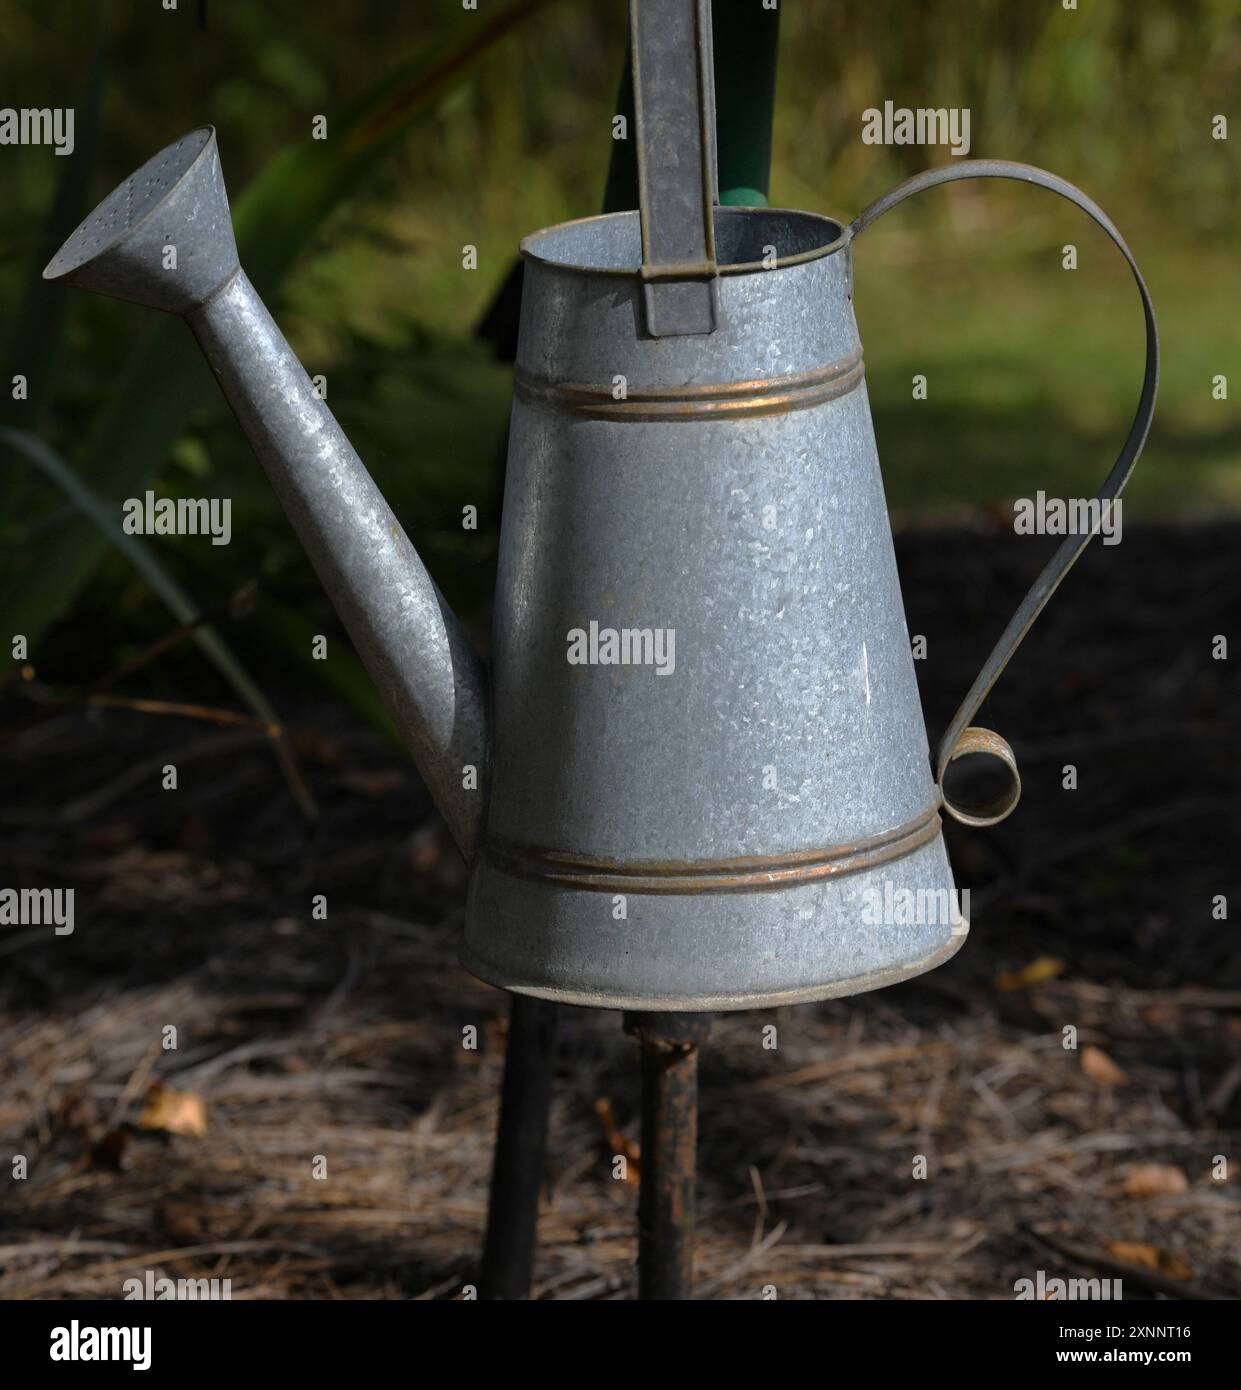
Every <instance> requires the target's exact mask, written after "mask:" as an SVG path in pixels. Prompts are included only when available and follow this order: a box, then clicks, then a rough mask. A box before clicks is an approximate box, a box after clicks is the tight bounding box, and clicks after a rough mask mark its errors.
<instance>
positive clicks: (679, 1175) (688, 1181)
mask: <svg viewBox="0 0 1241 1390" xmlns="http://www.w3.org/2000/svg"><path fill="white" fill-rule="evenodd" d="M710 1031H711V1015H710V1014H702V1013H683V1014H673V1013H666V1014H665V1013H627V1014H626V1015H625V1032H627V1033H630V1034H632V1035H633V1036H634V1037H636V1038H637V1039H638V1041H639V1043H641V1045H642V1157H641V1164H642V1169H641V1172H642V1177H641V1187H640V1189H639V1195H638V1297H639V1298H640V1299H648V1300H650V1299H687V1298H689V1297H690V1291H691V1288H692V1286H693V1274H694V1188H695V1160H696V1156H697V1148H698V1046H699V1044H700V1043H702V1042H704V1041H705V1040H706V1037H707V1034H708V1033H709V1032H710Z"/></svg>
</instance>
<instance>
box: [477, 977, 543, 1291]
mask: <svg viewBox="0 0 1241 1390" xmlns="http://www.w3.org/2000/svg"><path fill="white" fill-rule="evenodd" d="M559 1012H560V1010H559V1006H558V1005H556V1004H548V1003H546V1002H545V1001H544V1000H542V999H527V998H524V997H523V996H521V995H514V996H513V1007H512V1009H511V1011H510V1013H509V1026H508V1047H507V1048H506V1050H505V1057H504V1084H503V1087H502V1088H501V1091H500V1122H499V1126H498V1128H497V1131H496V1146H495V1158H494V1166H493V1168H492V1170H491V1201H490V1204H489V1206H488V1209H487V1237H486V1241H485V1242H484V1245H483V1263H482V1271H481V1275H480V1278H479V1294H480V1296H481V1297H482V1298H484V1299H523V1298H529V1297H530V1279H531V1275H532V1273H533V1270H534V1251H535V1244H536V1237H537V1233H538V1219H539V1190H540V1188H541V1187H542V1185H543V1157H544V1154H545V1153H546V1150H547V1112H548V1109H549V1107H550V1106H551V1099H552V1080H553V1072H554V1068H555V1060H556V1034H557V1031H558V1028H557V1025H558V1022H559Z"/></svg>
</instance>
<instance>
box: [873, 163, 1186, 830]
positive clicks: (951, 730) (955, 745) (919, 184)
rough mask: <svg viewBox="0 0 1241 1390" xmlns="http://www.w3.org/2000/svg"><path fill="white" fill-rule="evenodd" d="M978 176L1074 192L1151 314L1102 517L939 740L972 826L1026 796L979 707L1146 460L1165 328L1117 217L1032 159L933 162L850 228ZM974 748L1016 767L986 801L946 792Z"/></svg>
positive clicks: (1060, 556)
mask: <svg viewBox="0 0 1241 1390" xmlns="http://www.w3.org/2000/svg"><path fill="white" fill-rule="evenodd" d="M976 178H980V179H1017V180H1019V181H1021V182H1023V183H1032V184H1036V185H1037V186H1038V187H1039V188H1049V189H1051V191H1052V192H1053V193H1058V194H1059V195H1060V196H1061V197H1062V198H1067V199H1068V201H1069V202H1070V203H1073V204H1074V205H1075V206H1077V207H1079V208H1081V209H1082V211H1083V212H1085V213H1087V214H1088V215H1089V216H1090V217H1091V218H1093V219H1094V221H1095V222H1097V223H1098V224H1099V226H1100V227H1102V228H1103V230H1104V231H1105V232H1106V233H1107V234H1108V236H1109V237H1111V239H1112V241H1113V242H1114V243H1115V244H1116V246H1117V248H1118V249H1119V251H1120V254H1121V255H1122V256H1124V258H1125V261H1126V262H1127V264H1128V266H1129V269H1130V270H1131V271H1132V272H1133V279H1134V282H1135V283H1136V284H1137V287H1138V293H1139V294H1140V295H1141V296H1142V313H1143V315H1144V317H1145V319H1146V369H1145V374H1144V376H1143V378H1142V394H1141V395H1140V396H1139V398H1138V408H1137V411H1136V412H1135V414H1134V417H1133V424H1132V425H1130V427H1129V436H1128V438H1127V439H1126V440H1125V443H1124V446H1123V448H1122V449H1121V451H1120V454H1119V456H1118V457H1117V459H1116V462H1115V463H1114V464H1113V465H1112V469H1111V472H1110V473H1109V474H1108V475H1107V477H1106V479H1105V480H1104V482H1103V486H1102V487H1101V488H1100V489H1099V491H1098V493H1096V495H1095V500H1096V501H1098V502H1100V503H1101V504H1102V505H1101V506H1100V508H1099V512H1098V518H1097V520H1096V521H1095V524H1094V525H1093V527H1092V528H1091V530H1090V531H1088V532H1086V533H1084V534H1080V535H1071V536H1066V537H1065V539H1064V541H1063V542H1062V543H1061V544H1060V546H1059V547H1058V548H1057V550H1056V553H1055V554H1054V555H1053V556H1052V557H1051V559H1050V560H1049V561H1048V563H1047V565H1046V566H1045V567H1044V569H1043V571H1042V573H1041V574H1040V575H1039V576H1038V578H1037V579H1036V580H1035V581H1034V583H1033V585H1032V586H1031V588H1030V592H1029V593H1028V594H1027V595H1026V596H1025V598H1024V599H1022V601H1021V604H1020V606H1019V607H1018V609H1017V611H1016V612H1015V613H1014V614H1013V616H1012V618H1011V619H1010V620H1009V623H1008V626H1007V627H1006V628H1005V629H1004V631H1003V633H1001V635H1000V640H999V641H998V642H997V643H996V644H995V646H994V647H993V648H992V651H991V655H990V656H989V657H988V658H987V660H986V662H985V663H984V665H983V668H982V670H981V671H979V673H978V676H977V678H976V679H975V681H974V684H973V685H972V686H970V689H969V693H968V694H967V695H966V697H965V699H964V700H962V701H961V706H960V708H959V709H958V710H957V712H956V714H954V715H953V717H952V721H951V723H950V724H949V725H948V729H947V732H946V733H945V734H944V736H943V738H942V739H940V742H939V747H938V748H937V749H936V752H935V780H936V783H937V785H938V787H939V796H940V801H941V802H942V803H943V806H944V809H945V810H946V811H948V813H949V814H950V815H951V816H953V817H954V818H955V819H956V820H959V821H961V822H963V823H964V824H965V825H994V824H995V823H996V822H997V821H1002V820H1003V819H1004V817H1005V816H1007V815H1008V814H1009V813H1010V812H1011V811H1012V809H1013V808H1014V807H1015V806H1016V805H1017V801H1018V799H1019V798H1020V796H1021V778H1020V776H1019V775H1018V773H1017V760H1016V758H1015V757H1014V756H1013V750H1012V749H1011V748H1010V747H1009V746H1008V744H1007V743H1006V742H1005V741H1004V739H1002V738H1001V737H1000V736H999V735H998V734H994V733H992V732H991V731H990V730H989V729H980V728H975V727H973V725H972V722H971V721H972V720H973V719H974V717H975V715H976V714H977V713H978V709H979V706H980V705H981V704H982V702H983V701H984V700H985V699H986V698H987V695H988V694H989V693H990V691H991V687H992V686H993V685H994V684H995V683H996V681H997V680H998V679H999V677H1000V674H1001V673H1002V672H1003V670H1004V668H1005V667H1006V666H1007V665H1008V663H1009V660H1010V659H1011V658H1012V655H1013V653H1014V652H1015V651H1016V650H1017V648H1018V647H1019V646H1020V645H1021V640H1022V638H1023V637H1024V636H1025V635H1026V633H1027V632H1029V630H1030V628H1031V626H1032V625H1033V623H1034V620H1035V618H1037V617H1038V615H1039V614H1040V613H1041V612H1042V611H1043V608H1044V606H1045V605H1046V603H1047V600H1048V599H1049V598H1051V596H1052V594H1054V593H1055V592H1056V589H1057V588H1058V587H1059V585H1060V581H1061V580H1062V579H1063V578H1064V576H1065V575H1066V574H1067V573H1068V572H1069V570H1070V569H1071V568H1072V567H1073V562H1074V561H1075V560H1076V559H1077V557H1078V556H1079V555H1080V554H1081V553H1082V551H1083V550H1085V548H1086V547H1087V546H1088V545H1089V544H1090V541H1091V539H1092V538H1093V536H1094V534H1095V532H1096V531H1097V530H1098V529H1099V525H1100V523H1101V521H1102V519H1103V516H1104V515H1105V514H1106V513H1110V509H1111V504H1112V503H1113V502H1114V501H1115V500H1116V498H1117V497H1119V496H1120V493H1121V491H1122V489H1123V488H1124V486H1125V484H1126V483H1127V482H1128V481H1129V475H1130V474H1131V473H1132V472H1133V465H1134V464H1135V463H1136V462H1137V461H1138V455H1139V454H1140V453H1141V452H1142V445H1143V444H1145V442H1146V435H1147V433H1148V431H1149V430H1150V425H1151V418H1152V416H1153V415H1154V413H1155V392H1156V389H1157V387H1158V385H1159V334H1158V331H1157V330H1156V328H1155V310H1154V307H1153V306H1152V304H1151V297H1150V293H1149V292H1148V290H1147V288H1146V282H1145V281H1144V280H1143V279H1142V272H1141V271H1140V270H1139V269H1138V266H1137V262H1136V261H1135V260H1134V259H1133V252H1132V251H1130V250H1129V248H1128V246H1126V245H1125V239H1124V237H1122V236H1121V234H1120V233H1119V232H1118V231H1117V230H1116V227H1115V226H1114V225H1113V223H1112V220H1111V218H1110V217H1108V215H1107V213H1105V212H1104V211H1103V209H1102V208H1101V207H1099V205H1098V204H1097V203H1095V202H1093V201H1092V200H1091V199H1090V198H1088V197H1087V196H1086V195H1085V194H1084V193H1083V192H1082V191H1081V190H1080V189H1079V188H1075V187H1074V186H1073V185H1072V184H1071V183H1069V182H1068V181H1067V180H1065V179H1062V178H1059V177H1058V176H1057V175H1055V174H1049V173H1048V172H1047V171H1046V170H1045V169H1036V168H1034V167H1033V166H1032V165H1029V164H1014V163H1011V162H1010V161H1008V160H1004V159H969V160H965V161H964V162H962V163H959V164H950V165H945V166H943V167H942V168H938V169H928V170H927V171H926V172H925V173H921V174H916V175H915V176H914V177H913V178H911V179H907V180H906V181H905V182H904V183H902V184H900V185H898V186H897V187H896V188H894V189H892V191H891V192H890V193H885V194H884V196H883V197H882V198H879V199H878V200H877V201H876V202H873V203H871V205H870V206H869V207H868V208H867V209H866V210H865V211H864V212H862V213H859V214H858V216H857V217H855V218H854V219H853V222H852V224H851V225H850V227H849V235H850V239H852V238H854V237H856V236H857V235H858V234H859V233H861V232H863V231H865V230H866V228H867V227H869V226H870V224H871V223H872V222H874V221H875V220H876V219H877V218H879V217H882V216H883V214H884V213H885V212H887V211H888V209H889V208H893V207H895V206H896V205H897V203H903V202H904V201H905V199H906V198H909V197H912V196H913V194H915V193H921V192H922V190H923V189H924V188H934V187H935V186H936V185H937V184H941V183H951V182H953V181H954V180H955V179H976ZM967 753H985V754H988V755H989V756H991V757H995V758H998V759H1000V761H1001V762H1002V763H1003V764H1004V765H1005V767H1006V768H1007V769H1008V773H1009V785H1008V787H1007V788H1006V790H1005V791H1004V792H1003V793H1002V794H1001V795H1000V796H998V797H996V798H995V799H994V800H993V801H991V802H989V803H987V804H986V805H984V806H960V805H955V804H954V803H953V802H952V801H950V800H949V799H948V797H947V795H946V794H945V792H944V775H945V773H946V772H947V771H948V767H949V765H950V764H951V763H952V762H954V761H955V760H956V759H957V758H960V757H964V756H965V755H966V754H967Z"/></svg>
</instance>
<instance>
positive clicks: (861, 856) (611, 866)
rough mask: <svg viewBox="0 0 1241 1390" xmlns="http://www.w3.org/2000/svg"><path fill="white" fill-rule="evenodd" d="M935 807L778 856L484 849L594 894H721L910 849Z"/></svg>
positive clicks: (512, 867) (935, 830)
mask: <svg viewBox="0 0 1241 1390" xmlns="http://www.w3.org/2000/svg"><path fill="white" fill-rule="evenodd" d="M939 828H940V819H939V811H938V810H937V809H936V808H935V807H932V808H931V809H930V810H929V811H928V812H927V813H926V814H925V815H924V816H919V817H918V819H917V820H913V821H909V822H907V823H906V824H905V825H900V826H897V827H896V829H895V830H889V831H886V832H885V833H884V834H882V835H872V836H869V837H868V838H867V839H865V840H857V841H854V842H853V843H852V844H844V845H829V846H827V847H826V848H822V849H808V850H797V851H794V852H793V853H791V854H781V855H770V856H767V855H745V856H740V857H738V858H735V859H698V860H666V861H660V860H631V861H629V862H627V863H626V862H625V861H623V860H608V859H593V858H588V857H587V856H585V855H576V854H564V853H555V852H552V851H549V850H539V849H534V848H530V847H526V846H519V845H510V844H503V843H499V842H496V841H494V840H492V841H490V842H489V843H488V844H487V846H486V848H485V850H484V854H485V855H486V856H487V858H488V859H489V860H490V861H491V862H493V863H494V864H495V865H496V866H497V867H498V868H502V869H503V870H504V871H505V872H506V873H510V874H515V875H517V876H519V877H521V878H530V879H537V880H541V881H545V882H551V883H560V884H564V885H565V886H567V887H572V888H576V889H579V890H584V891H586V892H594V893H614V892H629V893H727V892H737V891H746V892H756V891H761V890H762V889H764V888H786V887H788V886H789V885H790V884H795V883H812V882H814V881H815V880H816V879H820V878H827V877H829V876H830V875H832V874H848V873H854V872H855V871H856V870H858V869H863V868H873V867H874V866H875V865H877V864H886V863H887V862H888V861H890V860H892V859H898V858H900V857H901V856H902V855H905V854H910V853H911V852H912V851H913V850H915V849H918V848H919V847H920V846H922V845H924V844H927V843H929V841H931V840H933V839H934V838H935V836H936V835H938V834H939Z"/></svg>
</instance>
